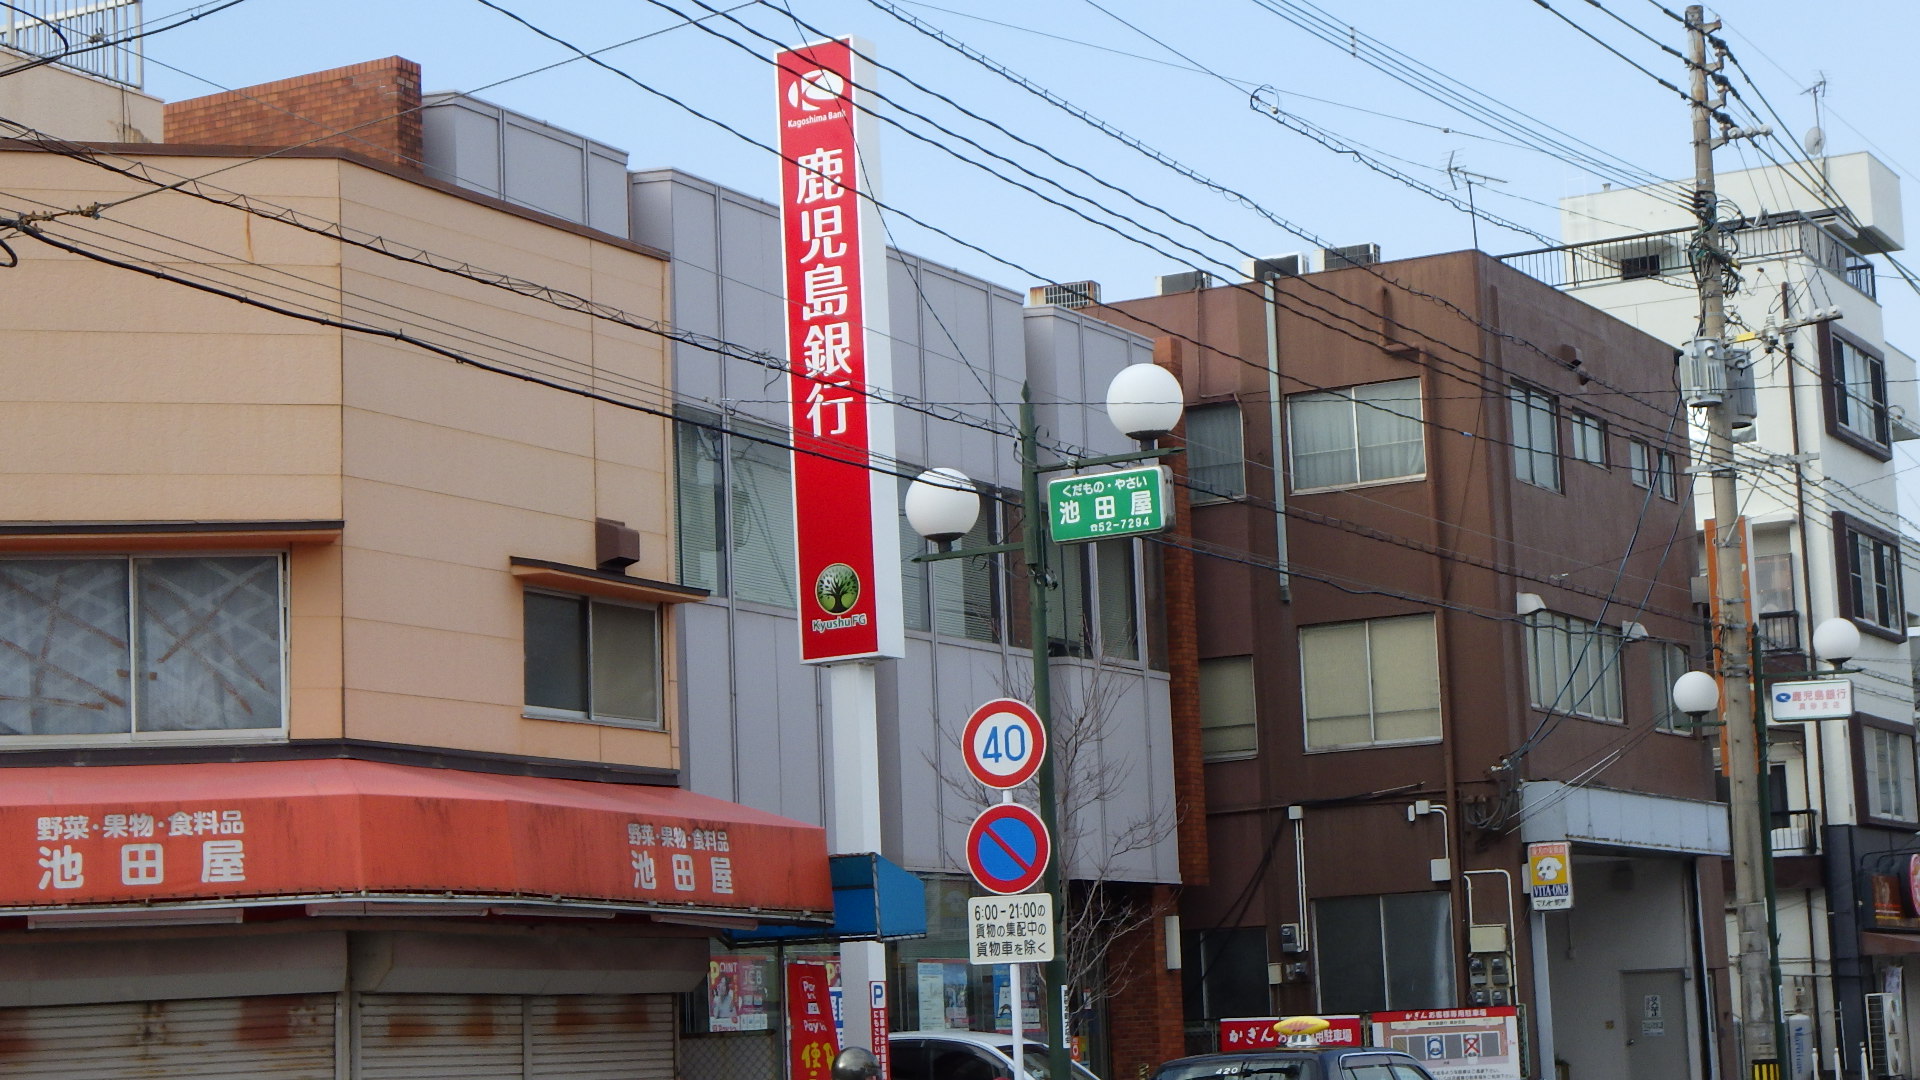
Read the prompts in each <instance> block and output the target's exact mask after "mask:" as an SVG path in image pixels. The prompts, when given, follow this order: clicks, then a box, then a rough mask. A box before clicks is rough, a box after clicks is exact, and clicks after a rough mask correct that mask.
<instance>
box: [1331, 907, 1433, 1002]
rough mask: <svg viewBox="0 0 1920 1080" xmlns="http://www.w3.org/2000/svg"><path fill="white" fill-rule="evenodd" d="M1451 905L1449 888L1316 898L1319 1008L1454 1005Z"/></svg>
mask: <svg viewBox="0 0 1920 1080" xmlns="http://www.w3.org/2000/svg"><path fill="white" fill-rule="evenodd" d="M1452 924H1453V920H1452V905H1451V903H1450V902H1449V898H1448V896H1447V894H1446V893H1444V892H1419V893H1389V894H1387V895H1384V896H1342V897H1334V898H1330V899H1322V900H1315V901H1314V902H1313V926H1314V941H1315V944H1316V946H1317V948H1316V950H1315V952H1316V962H1315V963H1314V965H1313V966H1314V970H1315V971H1316V972H1317V974H1318V977H1319V981H1320V1011H1321V1012H1328V1013H1354V1012H1377V1011H1379V1010H1383V1009H1431V1008H1436V1007H1441V1006H1445V1005H1448V1004H1450V1003H1452V1001H1453V1000H1454V998H1453V925H1452Z"/></svg>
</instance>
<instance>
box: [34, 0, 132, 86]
mask: <svg viewBox="0 0 1920 1080" xmlns="http://www.w3.org/2000/svg"><path fill="white" fill-rule="evenodd" d="M140 19H141V14H140V0H95V2H93V3H87V2H85V0H13V2H10V3H8V4H7V6H6V7H3V8H0V46H4V47H5V48H8V49H12V50H13V51H14V52H17V53H23V54H25V55H27V56H32V57H37V58H40V59H46V60H51V61H53V62H54V63H56V64H59V65H60V66H61V67H67V68H72V69H73V70H75V71H84V72H86V73H87V74H89V75H94V76H98V77H99V78H102V79H107V80H110V81H112V82H117V83H120V84H121V85H123V86H132V87H136V88H137V87H138V86H139V85H140V83H141V80H142V78H144V77H145V72H144V71H143V70H142V67H141V56H142V53H141V50H140V39H139V38H138V37H137V36H136V35H138V34H139V33H140V29H141V21H140ZM5 66H7V67H11V66H13V65H12V64H6V65H5Z"/></svg>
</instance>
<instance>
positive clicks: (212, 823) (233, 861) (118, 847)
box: [34, 810, 247, 891]
mask: <svg viewBox="0 0 1920 1080" xmlns="http://www.w3.org/2000/svg"><path fill="white" fill-rule="evenodd" d="M246 831H247V822H246V816H245V815H244V814H243V813H242V812H241V811H239V810H177V811H175V812H173V813H171V814H165V815H159V814H148V813H118V814H103V815H101V816H100V817H99V818H97V819H96V818H95V817H93V816H92V815H91V814H65V815H55V816H48V817H40V818H36V819H35V820H34V839H35V840H36V841H38V843H39V845H40V847H39V859H38V864H39V867H40V881H39V885H38V886H37V887H38V888H39V889H41V890H42V891H53V890H64V889H81V888H85V887H86V884H87V875H88V874H89V873H97V872H98V871H97V870H95V869H94V868H92V867H90V866H89V865H88V860H87V857H88V856H89V855H96V856H98V855H101V854H103V853H102V852H100V851H99V850H98V849H99V848H100V847H101V846H102V845H101V843H100V841H125V842H123V843H119V844H107V845H105V846H106V847H108V848H109V849H111V850H109V851H107V852H105V853H104V854H105V857H106V858H107V860H108V864H109V867H110V868H111V867H112V866H113V865H114V864H115V863H117V864H118V870H119V874H120V884H122V885H133V886H147V887H157V886H161V885H165V884H167V883H168V882H167V875H168V873H169V872H170V870H169V867H168V852H169V851H170V850H171V851H172V852H173V855H174V857H175V860H176V863H177V862H178V861H179V860H180V859H181V858H182V857H184V858H185V859H186V861H187V863H188V865H189V867H192V868H191V869H186V870H184V875H185V877H186V878H187V879H188V880H191V879H192V878H193V877H195V876H196V872H197V876H198V878H199V882H200V884H203V885H207V884H225V883H236V882H244V881H246V880H247V848H246V841H244V840H239V839H232V838H234V837H238V836H240V835H241V834H242V833H245V832H246ZM201 836H217V837H225V838H228V839H218V840H201V841H199V842H198V850H196V851H193V852H192V854H190V855H189V854H187V853H186V851H185V850H183V849H185V848H186V847H187V845H183V844H177V843H176V844H171V845H170V844H168V843H166V841H168V840H171V839H173V838H175V837H201ZM74 841H92V843H88V844H85V845H81V846H76V845H75V844H74ZM111 872H112V870H111V869H109V870H108V873H111ZM176 880H177V879H176Z"/></svg>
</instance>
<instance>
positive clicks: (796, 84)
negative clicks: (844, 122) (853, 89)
mask: <svg viewBox="0 0 1920 1080" xmlns="http://www.w3.org/2000/svg"><path fill="white" fill-rule="evenodd" d="M846 92H847V82H846V80H845V79H842V78H841V77H840V74H839V72H835V71H828V70H827V69H825V68H814V69H813V70H812V71H809V72H807V73H806V74H804V75H801V76H800V77H799V78H797V79H795V80H793V82H791V83H788V84H787V105H788V106H789V107H791V108H795V109H800V110H802V111H804V112H816V111H818V110H819V108H820V106H821V105H823V104H825V103H828V102H832V101H836V100H838V99H839V98H841V97H844V96H845V95H846Z"/></svg>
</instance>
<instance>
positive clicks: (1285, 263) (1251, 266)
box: [1240, 251, 1313, 282]
mask: <svg viewBox="0 0 1920 1080" xmlns="http://www.w3.org/2000/svg"><path fill="white" fill-rule="evenodd" d="M1240 269H1241V270H1242V271H1243V272H1244V273H1245V274H1246V275H1247V280H1248V281H1254V282H1261V281H1271V280H1273V279H1274V278H1277V277H1299V276H1300V275H1301V274H1308V273H1312V272H1313V268H1312V267H1311V266H1309V265H1308V262H1307V254H1306V252H1304V251H1296V252H1293V253H1292V254H1290V255H1274V256H1270V257H1268V258H1265V259H1248V260H1246V261H1245V262H1243V263H1241V264H1240Z"/></svg>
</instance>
